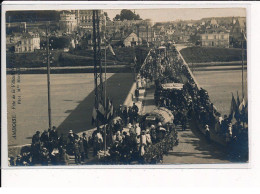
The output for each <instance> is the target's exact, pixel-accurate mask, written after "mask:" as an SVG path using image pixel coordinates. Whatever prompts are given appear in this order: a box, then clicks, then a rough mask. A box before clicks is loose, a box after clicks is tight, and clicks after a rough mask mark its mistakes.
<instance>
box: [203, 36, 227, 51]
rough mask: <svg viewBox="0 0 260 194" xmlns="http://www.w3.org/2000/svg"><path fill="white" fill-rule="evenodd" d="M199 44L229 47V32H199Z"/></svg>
mask: <svg viewBox="0 0 260 194" xmlns="http://www.w3.org/2000/svg"><path fill="white" fill-rule="evenodd" d="M200 36H201V45H202V46H209V47H225V48H228V47H229V33H226V32H211V33H209V32H206V33H205V34H201V35H200Z"/></svg>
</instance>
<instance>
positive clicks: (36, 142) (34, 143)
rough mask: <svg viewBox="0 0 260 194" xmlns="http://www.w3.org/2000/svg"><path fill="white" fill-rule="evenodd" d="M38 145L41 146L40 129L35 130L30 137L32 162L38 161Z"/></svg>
mask: <svg viewBox="0 0 260 194" xmlns="http://www.w3.org/2000/svg"><path fill="white" fill-rule="evenodd" d="M40 147H41V141H40V131H36V134H34V135H33V137H32V146H31V148H32V162H33V163H34V164H35V163H38V161H39V158H40Z"/></svg>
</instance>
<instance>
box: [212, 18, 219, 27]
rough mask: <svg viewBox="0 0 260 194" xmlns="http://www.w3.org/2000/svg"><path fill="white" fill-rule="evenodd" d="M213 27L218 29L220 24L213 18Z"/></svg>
mask: <svg viewBox="0 0 260 194" xmlns="http://www.w3.org/2000/svg"><path fill="white" fill-rule="evenodd" d="M210 25H211V27H214V28H217V27H218V22H217V20H216V19H215V18H212V19H211V21H210Z"/></svg>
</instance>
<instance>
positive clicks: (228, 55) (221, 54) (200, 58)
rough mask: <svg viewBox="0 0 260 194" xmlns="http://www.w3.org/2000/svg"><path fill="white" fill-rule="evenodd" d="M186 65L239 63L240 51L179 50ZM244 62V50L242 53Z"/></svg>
mask: <svg viewBox="0 0 260 194" xmlns="http://www.w3.org/2000/svg"><path fill="white" fill-rule="evenodd" d="M181 54H182V55H183V57H184V59H185V61H186V62H187V63H205V62H228V61H241V60H242V52H241V49H234V48H214V47H188V48H184V49H182V50H181ZM244 56H245V57H244V59H245V60H246V50H245V53H244Z"/></svg>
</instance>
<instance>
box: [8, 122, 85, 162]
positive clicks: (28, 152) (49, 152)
mask: <svg viewBox="0 0 260 194" xmlns="http://www.w3.org/2000/svg"><path fill="white" fill-rule="evenodd" d="M88 152H89V138H88V137H87V136H86V133H83V134H82V135H81V136H79V135H77V134H76V133H74V132H73V131H72V130H70V131H69V133H68V135H67V137H65V136H64V134H61V135H60V136H59V135H58V132H57V129H56V127H55V126H53V127H52V129H48V130H44V131H43V132H42V133H40V131H36V133H35V134H34V135H33V136H32V143H31V146H29V147H23V148H22V150H21V153H20V154H19V155H18V156H17V157H16V158H14V157H10V158H9V164H10V165H11V166H30V165H44V166H45V165H49V164H51V165H68V163H69V155H74V157H75V163H76V164H82V163H84V161H85V159H86V158H88Z"/></svg>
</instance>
